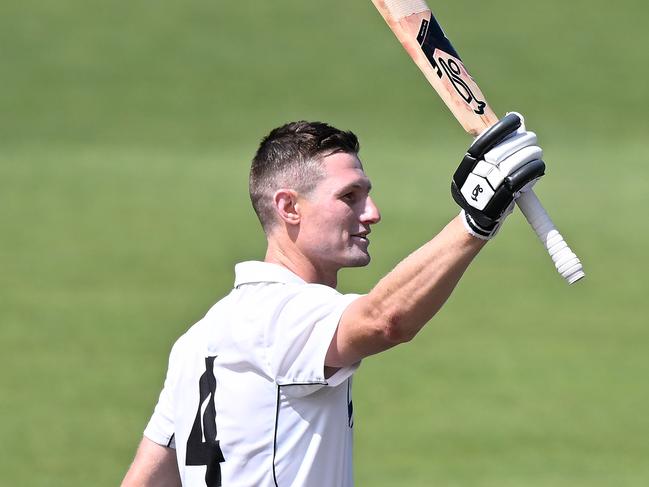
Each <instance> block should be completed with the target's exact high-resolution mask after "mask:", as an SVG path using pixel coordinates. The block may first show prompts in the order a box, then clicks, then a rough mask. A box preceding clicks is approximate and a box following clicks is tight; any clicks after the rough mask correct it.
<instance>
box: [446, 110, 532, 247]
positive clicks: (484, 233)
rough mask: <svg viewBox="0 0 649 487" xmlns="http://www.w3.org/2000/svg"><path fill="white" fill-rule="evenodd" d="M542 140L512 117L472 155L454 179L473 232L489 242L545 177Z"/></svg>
mask: <svg viewBox="0 0 649 487" xmlns="http://www.w3.org/2000/svg"><path fill="white" fill-rule="evenodd" d="M542 155H543V151H542V150H541V148H540V147H539V146H537V145H536V134H535V133H534V132H528V131H526V130H525V125H524V122H523V117H522V116H521V115H520V114H518V113H514V112H512V113H508V114H507V115H506V116H505V117H503V118H502V119H501V120H500V121H499V122H498V123H496V124H495V125H494V126H492V127H491V128H489V129H488V130H486V131H485V132H483V133H482V134H481V135H480V136H479V137H478V138H477V139H476V140H475V141H474V142H473V144H471V147H469V149H468V150H467V153H466V155H465V156H464V159H462V162H461V163H460V166H459V167H458V168H457V170H456V171H455V174H454V175H453V181H452V182H451V194H452V195H453V199H454V200H455V201H456V203H457V204H458V205H460V207H461V208H462V211H461V212H460V214H461V215H462V221H463V222H464V226H465V227H466V229H467V231H468V232H469V233H470V234H471V235H473V236H474V237H477V238H480V239H483V240H489V239H490V238H492V237H493V236H494V235H496V233H497V232H498V230H499V229H500V226H501V225H502V223H503V221H504V219H505V217H506V216H507V215H509V214H510V213H511V212H512V211H513V209H514V201H515V200H516V198H518V197H519V196H520V195H521V193H522V192H524V191H528V190H530V189H531V188H532V186H533V185H534V184H535V183H536V181H538V179H539V178H540V177H541V176H543V174H544V173H545V163H544V162H543V161H542V160H541V157H542Z"/></svg>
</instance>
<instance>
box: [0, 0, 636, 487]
mask: <svg viewBox="0 0 649 487" xmlns="http://www.w3.org/2000/svg"><path fill="white" fill-rule="evenodd" d="M431 5H432V6H433V8H434V10H435V12H436V14H437V16H438V18H439V19H440V21H441V23H442V24H443V26H444V28H445V30H446V32H447V34H448V35H449V37H450V38H451V39H453V40H454V44H455V47H456V48H457V49H458V51H459V52H460V53H461V54H462V56H463V59H464V61H465V62H466V64H467V65H468V67H469V69H470V71H471V72H472V73H474V75H475V77H476V80H477V81H478V83H479V84H480V86H481V88H482V90H483V91H484V92H485V94H487V96H488V99H489V101H490V102H491V104H492V105H493V106H494V107H495V108H496V110H497V111H499V112H500V113H502V112H504V111H505V110H519V111H521V112H522V113H524V114H525V115H526V117H527V120H528V125H529V127H530V128H532V129H533V130H535V131H536V132H537V133H538V134H539V136H540V138H541V141H542V143H543V146H544V149H545V152H546V157H545V158H546V160H547V163H548V175H547V177H546V178H545V180H544V181H543V182H542V183H541V184H539V186H538V190H537V192H538V194H539V196H540V197H541V198H542V200H543V201H544V203H545V205H546V207H547V208H548V210H549V211H550V213H551V214H552V215H553V217H554V219H555V221H556V222H557V223H558V224H559V225H560V228H561V229H562V231H563V233H564V235H565V236H566V237H567V238H568V239H569V241H570V242H571V244H572V245H573V247H574V248H575V250H577V251H578V253H579V255H580V256H581V257H582V260H583V261H584V264H585V268H586V271H587V273H588V277H587V279H586V280H585V281H583V282H581V283H580V284H579V285H576V286H574V287H568V286H567V285H566V284H565V283H564V282H562V281H561V279H560V278H559V277H558V276H557V275H556V274H555V272H554V270H553V268H552V266H551V263H550V261H549V259H548V257H547V256H546V255H544V253H543V251H542V248H541V246H540V244H539V243H538V242H537V241H536V237H535V236H534V235H533V234H532V233H531V232H530V230H529V228H528V226H527V225H526V223H525V222H524V221H523V218H522V217H521V215H520V214H517V215H515V216H513V217H512V218H511V220H510V221H509V222H508V224H507V227H506V228H505V229H504V230H503V232H502V234H501V235H500V236H499V237H498V238H497V239H496V241H495V242H493V244H490V245H489V246H488V248H487V249H486V250H485V251H484V252H483V254H482V255H480V256H479V258H478V259H477V261H476V262H475V265H473V266H472V267H471V269H470V270H469V271H468V272H467V275H466V277H465V279H464V280H463V281H462V283H461V285H460V286H459V289H458V290H457V292H456V294H455V295H454V296H453V297H452V298H451V299H450V301H449V303H448V305H447V306H446V307H445V308H444V310H443V311H442V312H441V313H440V314H439V315H438V317H437V318H436V319H435V320H434V321H433V322H432V323H431V324H430V325H429V326H428V327H427V328H426V329H425V330H424V331H423V332H422V333H421V334H420V335H419V336H418V337H417V339H415V340H414V341H413V342H412V343H410V344H408V345H404V346H402V347H398V348H397V349H394V350H391V351H389V352H387V353H385V354H383V356H380V357H374V358H371V359H368V360H366V361H365V363H364V365H363V367H362V368H361V370H360V372H359V373H358V374H357V376H356V377H357V378H356V382H355V396H354V397H355V411H356V444H355V462H356V479H357V484H358V485H360V486H370V485H371V486H374V487H378V486H388V485H389V486H392V485H406V486H430V485H439V486H480V487H491V486H498V487H507V486H548V487H549V486H572V487H574V486H589V487H590V486H645V485H647V484H648V483H649V462H648V457H649V415H648V414H647V411H648V409H649V385H648V376H649V353H648V348H649V330H648V328H647V321H648V320H647V314H648V313H649V305H648V304H647V291H649V286H648V285H647V282H646V274H647V271H648V269H649V265H648V264H649V259H648V258H647V256H646V248H647V243H646V241H647V238H648V237H649V232H648V231H647V224H646V219H647V209H648V207H649V188H648V185H649V183H648V181H649V169H647V154H646V152H647V150H646V142H647V136H648V135H649V122H648V121H647V117H646V110H647V108H648V106H649V103H648V102H649V97H648V96H647V78H649V63H648V61H649V59H648V57H649V56H648V54H647V49H646V47H647V45H648V42H649V36H648V35H647V29H646V19H647V18H648V16H649V7H647V4H646V3H645V2H640V1H636V0H621V1H619V2H604V1H594V2H593V1H589V2H586V1H584V0H576V1H572V2H563V1H559V0H548V1H545V2H516V1H513V0H497V1H491V2H475V1H468V0H456V1H454V2H441V3H439V4H431ZM300 118H305V119H321V120H327V121H330V122H332V123H334V124H335V125H338V126H340V127H342V128H351V129H353V130H354V131H356V132H357V133H358V134H359V136H360V138H361V142H362V145H363V149H362V152H361V156H362V159H363V161H364V163H365V166H366V170H367V172H368V173H369V175H370V176H371V177H372V179H373V182H374V185H375V188H376V189H375V192H374V194H375V196H376V200H377V203H378V204H379V205H380V207H381V209H382V211H383V222H382V223H381V224H380V225H379V226H378V227H376V229H375V231H374V233H373V237H374V239H373V243H372V252H373V257H374V258H373V262H372V264H371V265H370V266H369V267H368V268H365V269H361V270H348V271H344V272H343V273H342V274H341V286H340V287H341V289H342V290H344V291H354V292H364V291H367V290H368V289H369V288H370V287H371V285H372V284H373V283H374V282H376V280H377V279H379V278H380V276H382V275H383V274H385V273H386V272H387V271H389V270H390V269H391V268H392V266H394V265H395V264H396V263H397V262H398V261H399V259H400V258H402V257H403V256H405V255H406V254H407V253H408V252H409V251H411V250H413V249H415V248H416V247H417V246H419V245H420V244H422V243H423V242H425V241H426V240H427V239H428V238H430V237H432V236H433V235H434V234H435V233H436V232H437V231H438V230H439V229H440V228H441V227H442V226H443V225H444V224H445V223H446V222H447V221H448V220H449V219H450V218H451V217H452V216H453V215H454V214H455V213H456V211H457V209H456V208H455V206H454V205H453V203H452V201H451V199H450V197H449V195H448V182H449V178H450V174H451V172H452V170H453V169H454V167H455V165H456V163H457V162H458V160H459V157H460V155H461V154H462V152H463V150H464V149H465V147H466V146H467V145H468V143H469V138H468V137H467V136H466V134H464V133H463V132H462V130H461V128H460V127H459V126H458V125H457V123H456V122H455V121H454V119H453V118H452V116H451V115H450V114H449V113H448V111H447V110H446V108H445V107H443V106H442V104H441V102H440V101H439V100H438V98H437V96H436V95H435V94H434V93H433V92H432V91H431V89H430V88H429V86H428V84H427V83H426V82H425V81H424V79H423V78H422V76H421V75H420V73H419V72H418V71H417V69H416V67H415V66H414V65H412V63H411V61H410V60H409V59H408V57H407V56H406V54H405V53H404V52H403V51H402V49H401V47H400V46H399V45H398V44H397V42H396V40H395V39H394V38H393V36H392V34H391V33H390V31H389V30H388V29H387V27H386V26H385V25H384V23H383V21H382V20H381V18H380V17H379V15H378V14H377V13H376V12H375V11H374V9H373V7H372V5H371V3H370V2H369V1H363V2H351V1H345V0H335V1H334V0H332V1H328V2H322V1H318V2H315V1H304V0H302V1H300V0H291V1H288V0H287V1H281V0H280V1H274V2H257V3H254V4H253V3H250V2H249V3H247V4H245V3H236V2H230V3H223V2H208V1H205V0H185V1H182V2H181V1H175V0H171V1H167V2H154V1H151V0H134V1H131V2H117V1H115V2H100V1H97V0H85V1H80V0H59V1H58V2H52V1H44V0H40V1H35V0H22V1H17V0H6V1H4V2H1V3H0V438H1V439H2V440H1V441H0V471H1V472H2V480H1V481H0V483H2V484H3V485H11V486H66V487H69V486H82V485H84V486H85V485H117V484H118V483H119V481H120V479H121V477H122V476H123V474H124V472H125V470H126V468H127V466H128V464H129V462H130V460H131V458H132V455H133V453H134V449H135V446H136V444H137V442H138V441H139V438H140V436H141V432H142V429H143V428H144V426H145V424H146V421H147V419H148V417H149V415H150V413H151V410H152V408H153V406H154V404H155V401H156V398H157V394H158V392H159V389H160V386H161V382H162V379H163V375H164V371H165V367H166V360H167V354H168V351H169V348H170V346H171V344H172V343H173V341H174V339H175V338H176V337H177V336H178V335H180V334H181V333H182V332H183V331H184V330H185V329H186V328H187V327H188V326H189V325H191V324H192V323H193V322H194V321H196V320H197V319H199V318H200V317H201V316H202V315H203V313H204V312H205V311H206V310H207V308H208V307H209V306H210V305H211V304H212V303H213V302H214V301H215V300H217V299H218V298H219V297H220V296H221V295H223V294H224V293H226V292H227V291H228V289H229V288H230V286H231V282H232V278H233V275H232V266H233V264H234V263H235V262H237V261H241V260H246V259H253V258H260V257H261V256H262V255H263V250H264V246H263V239H262V236H261V233H260V231H259V230H258V228H257V223H256V221H255V219H254V217H253V214H252V211H251V210H250V209H249V203H248V197H247V194H246V184H247V183H246V176H247V172H248V166H249V160H250V158H251V156H252V154H253V152H254V150H255V148H256V145H257V143H258V140H259V139H260V137H261V136H262V135H264V134H265V133H266V132H267V131H268V130H269V129H270V128H271V127H274V126H276V125H278V124H280V123H283V122H285V121H288V120H293V119H300Z"/></svg>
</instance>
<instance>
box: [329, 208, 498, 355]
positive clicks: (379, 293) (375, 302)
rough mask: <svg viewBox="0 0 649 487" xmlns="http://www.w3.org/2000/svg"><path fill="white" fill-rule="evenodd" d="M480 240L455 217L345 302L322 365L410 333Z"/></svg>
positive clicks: (441, 299) (439, 301)
mask: <svg viewBox="0 0 649 487" xmlns="http://www.w3.org/2000/svg"><path fill="white" fill-rule="evenodd" d="M485 243H486V242H485V241H484V240H479V239H477V238H475V237H472V236H471V235H469V234H468V233H467V231H466V230H465V228H464V226H463V224H462V222H461V220H460V218H459V217H456V218H455V219H453V220H452V221H451V222H450V223H449V224H448V225H447V226H446V227H445V228H444V229H443V230H442V231H441V232H440V233H439V234H438V235H437V236H436V237H435V238H434V239H432V240H431V241H430V242H428V243H427V244H425V245H424V246H422V247H421V248H419V249H418V250H416V251H415V252H413V253H412V254H410V255H409V256H408V257H406V258H405V259H404V260H403V261H401V262H400V263H399V264H398V265H397V266H396V267H395V268H394V269H393V270H392V271H391V272H390V273H389V274H387V275H386V276H385V277H384V278H383V279H381V280H380V281H379V282H378V283H377V284H376V286H374V288H373V289H372V290H371V291H370V292H369V293H368V294H367V295H365V296H362V297H361V298H359V299H358V300H356V301H355V302H354V303H352V304H351V305H350V306H349V308H348V309H347V310H346V311H345V313H343V316H342V318H341V321H340V323H339V325H338V331H337V333H336V335H335V336H334V339H333V341H332V344H331V346H330V348H329V352H328V354H327V362H326V364H327V365H329V366H332V367H341V366H345V365H350V364H353V363H355V362H357V361H358V360H360V359H362V358H363V357H367V356H368V355H373V354H375V353H379V352H382V351H384V350H387V349H388V348H391V347H393V346H395V345H397V344H399V343H402V342H405V341H408V340H410V339H411V338H412V337H414V336H415V335H416V334H417V332H418V331H419V330H420V329H421V328H422V327H423V326H424V325H425V324H426V323H427V322H428V321H429V320H430V319H431V318H432V317H433V316H434V315H435V313H437V311H439V309H440V308H441V307H442V305H443V304H444V303H445V302H446V300H447V299H448V297H449V296H450V295H451V292H452V291H453V289H454V288H455V286H456V285H457V283H458V281H459V280H460V278H461V277H462V274H463V273H464V271H465V270H466V269H467V267H468V266H469V264H470V263H471V261H472V260H473V258H474V257H475V256H476V255H477V254H478V252H479V251H480V249H482V247H483V246H484V245H485Z"/></svg>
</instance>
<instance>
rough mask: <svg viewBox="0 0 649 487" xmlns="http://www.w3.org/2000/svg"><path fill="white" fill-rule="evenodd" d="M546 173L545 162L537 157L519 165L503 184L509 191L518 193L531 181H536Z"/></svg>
mask: <svg viewBox="0 0 649 487" xmlns="http://www.w3.org/2000/svg"><path fill="white" fill-rule="evenodd" d="M544 174H545V162H543V161H542V160H541V159H535V160H533V161H530V162H528V163H527V164H525V165H524V166H521V167H519V168H518V169H516V170H515V171H514V172H513V173H511V174H510V175H509V176H507V177H506V178H505V180H504V181H503V184H504V185H505V186H507V188H508V189H509V191H511V192H512V193H516V192H517V191H520V190H521V189H522V188H524V187H525V185H526V184H527V183H529V182H530V181H534V180H535V179H537V178H540V177H541V176H543V175H544Z"/></svg>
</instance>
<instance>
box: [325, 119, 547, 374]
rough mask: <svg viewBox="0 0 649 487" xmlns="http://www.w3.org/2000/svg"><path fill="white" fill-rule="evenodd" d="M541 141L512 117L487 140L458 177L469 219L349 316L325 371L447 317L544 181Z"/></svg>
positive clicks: (459, 220) (415, 256)
mask: <svg viewBox="0 0 649 487" xmlns="http://www.w3.org/2000/svg"><path fill="white" fill-rule="evenodd" d="M541 154H542V151H541V149H540V148H539V147H538V146H536V136H535V135H534V134H533V133H532V132H527V131H526V130H525V127H524V126H522V120H521V119H520V118H519V117H518V115H516V114H510V115H508V116H507V117H505V118H503V120H501V121H500V122H498V123H497V124H496V125H494V126H493V127H492V128H491V129H489V130H488V131H487V132H486V133H485V134H483V135H482V136H481V137H479V138H478V139H477V140H476V141H475V142H474V143H473V144H472V146H471V147H470V148H469V150H468V151H467V154H466V155H465V157H464V158H463V160H462V162H461V163H460V167H459V168H458V170H457V171H456V172H455V175H454V176H453V183H452V194H453V198H454V199H455V201H456V202H457V203H458V204H459V205H460V207H461V208H462V211H461V213H460V215H459V216H458V217H456V218H455V219H454V220H452V221H451V222H450V223H449V224H448V225H447V226H446V227H445V228H444V229H443V230H442V231H441V232H440V233H439V234H438V235H437V236H436V237H435V238H433V239H432V240H431V241H430V242H428V243H426V244H425V245H424V246H422V247H421V248H419V249H418V250H417V251H415V252H413V253H412V254H411V255H409V256H408V257H406V258H405V259H404V260H403V261H402V262H401V263H399V265H397V267H395V268H394V269H393V270H392V271H391V272H390V273H388V275H386V276H385V277H384V278H383V279H381V280H380V281H379V283H378V284H377V285H376V286H375V287H374V288H373V289H372V290H371V291H370V292H369V293H368V294H367V295H366V296H363V297H360V298H359V299H357V300H356V301H354V302H353V303H352V304H351V305H350V306H349V307H348V308H347V310H345V312H344V313H343V315H342V317H341V319H340V322H339V324H338V330H337V332H336V334H335V335H334V337H333V339H332V342H331V344H330V346H329V350H328V352H327V356H326V359H325V365H326V366H329V367H344V366H348V365H351V364H353V363H356V362H358V361H359V360H360V359H362V358H363V357H366V356H368V355H373V354H375V353H379V352H382V351H383V350H387V349H388V348H391V347H393V346H395V345H397V344H399V343H403V342H407V341H409V340H411V339H412V338H413V337H414V336H415V335H416V334H417V332H419V330H420V329H421V328H422V327H423V326H424V325H425V324H426V323H427V322H428V321H429V320H430V319H431V318H432V317H433V316H434V315H435V313H437V311H439V309H440V308H441V307H442V305H443V304H444V303H445V302H446V300H447V299H448V297H449V296H450V294H451V292H452V291H453V289H454V288H455V286H456V285H457V283H458V281H459V280H460V278H461V277H462V274H463V273H464V271H465V270H466V269H467V267H468V266H469V264H470V263H471V261H472V260H473V258H474V257H475V256H476V255H477V254H478V252H479V251H480V249H481V248H482V247H483V246H484V244H485V242H486V240H488V239H490V238H492V237H493V236H494V235H495V234H496V232H497V231H498V228H499V227H500V225H501V224H502V222H503V219H504V218H505V217H506V216H507V215H508V214H509V213H510V212H511V210H512V208H513V206H514V199H515V198H516V197H517V196H519V195H520V193H521V192H522V191H526V190H529V189H530V188H531V187H532V185H533V184H534V182H535V181H536V180H537V179H538V178H539V177H541V176H542V175H543V172H544V169H545V166H544V164H543V161H541V160H540V157H541Z"/></svg>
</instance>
